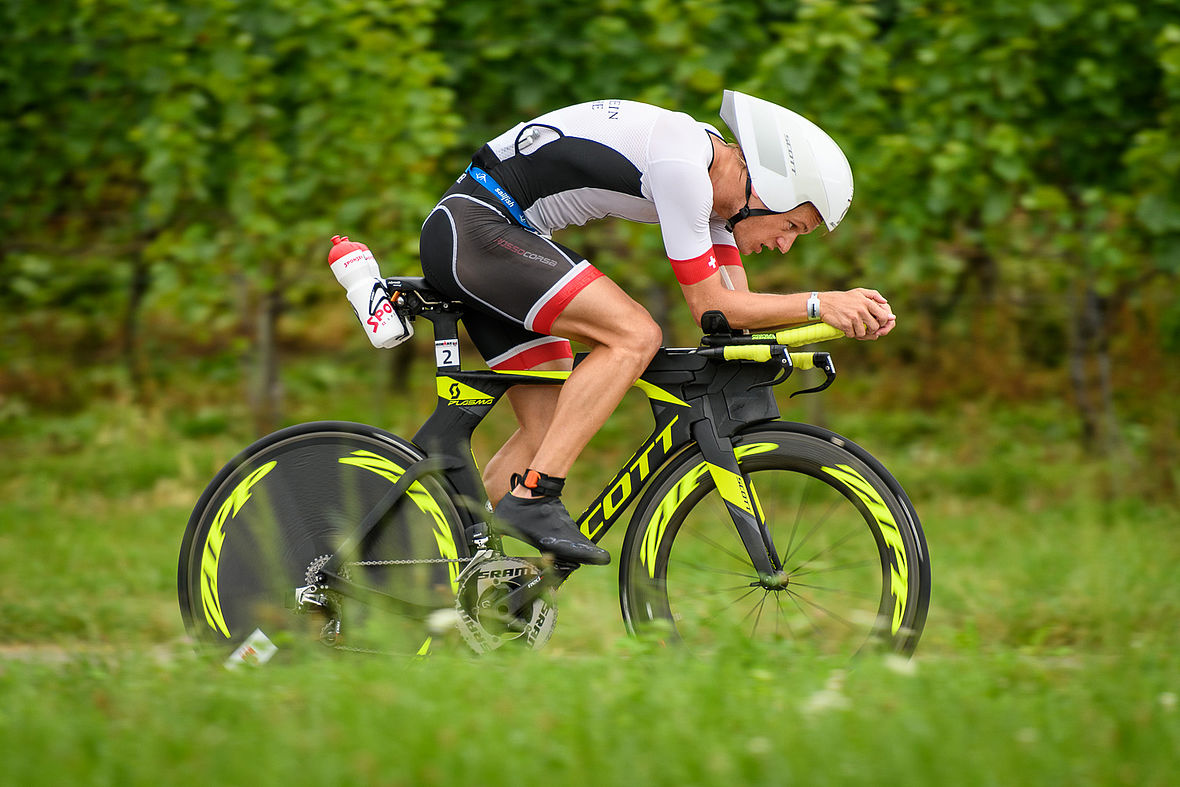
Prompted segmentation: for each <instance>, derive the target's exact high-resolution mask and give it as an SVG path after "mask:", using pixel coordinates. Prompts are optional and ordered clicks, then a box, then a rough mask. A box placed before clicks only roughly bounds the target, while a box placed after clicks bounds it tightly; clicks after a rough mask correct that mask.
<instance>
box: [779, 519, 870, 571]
mask: <svg viewBox="0 0 1180 787" xmlns="http://www.w3.org/2000/svg"><path fill="white" fill-rule="evenodd" d="M862 532H864V531H863V530H862V529H861V528H860V527H853V528H851V529H850V530H849V531H848V532H847V533H845V534H844V535H842V536H840V538H838V539H837V540H836V541H834V542H832V543H831V544H828V545H827V546H826V547H824V548H823V549H821V550H820V551H818V552H816V553H815V554H814V555H812V556H811V557H809V558H807V559H806V560H803V561H800V563H799V565H797V566H796V567H795V568H794V569H792V570H791V571H790V572H789V573H791V574H792V575H793V574H794V573H795V572H797V571H799V570H800V569H801V568H803V566H806V565H810V564H811V563H813V562H815V561H816V560H818V559H819V558H821V557H823V556H824V555H826V554H827V553H829V552H831V551H832V550H833V549H836V548H838V547H841V546H843V545H844V544H846V543H848V539H850V538H852V537H853V536H855V535H856V534H857V533H862ZM784 565H785V563H784Z"/></svg>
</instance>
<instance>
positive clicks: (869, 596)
mask: <svg viewBox="0 0 1180 787" xmlns="http://www.w3.org/2000/svg"><path fill="white" fill-rule="evenodd" d="M791 587H792V588H806V589H807V590H821V591H823V592H825V593H838V594H840V595H844V596H852V597H853V598H863V599H866V600H868V601H876V600H877V599H879V598H880V596H877V595H874V594H872V593H865V592H864V591H860V590H848V589H847V588H833V587H827V586H825V585H807V584H804V583H802V582H791Z"/></svg>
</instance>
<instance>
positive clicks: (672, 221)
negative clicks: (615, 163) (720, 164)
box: [646, 114, 736, 285]
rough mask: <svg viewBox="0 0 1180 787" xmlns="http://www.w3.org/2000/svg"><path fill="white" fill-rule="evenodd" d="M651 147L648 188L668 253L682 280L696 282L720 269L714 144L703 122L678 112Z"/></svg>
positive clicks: (659, 129)
mask: <svg viewBox="0 0 1180 787" xmlns="http://www.w3.org/2000/svg"><path fill="white" fill-rule="evenodd" d="M649 146H650V147H649V155H650V165H649V168H648V172H647V173H646V180H647V184H646V185H647V187H648V188H649V189H650V193H651V200H652V202H653V203H654V204H655V207H656V214H657V215H658V216H659V222H660V233H661V234H662V235H663V239H664V251H665V253H667V255H668V259H669V261H671V263H672V271H673V273H675V274H676V280H677V281H678V282H680V283H681V284H685V285H688V284H696V283H697V282H701V281H704V280H705V279H707V278H709V277H710V276H712V275H713V274H714V273H716V272H717V270H718V269H719V266H720V263H719V262H718V258H717V254H716V253H715V252H714V250H713V247H714V227H713V224H714V223H715V221H716V218H715V217H714V216H713V215H712V214H713V184H712V182H711V181H710V180H709V164H710V163H711V161H712V159H713V148H712V143H711V142H710V141H709V137H708V134H707V133H706V131H705V130H704V129H703V128H702V127H701V125H700V124H698V123H697V122H696V121H694V120H692V119H691V118H689V117H688V116H687V115H679V114H678V115H675V116H670V117H669V118H668V119H667V121H666V122H662V123H660V124H658V125H657V127H656V128H655V129H654V130H653V132H652V138H651V141H650V143H649ZM722 231H724V230H722ZM731 242H732V241H731ZM734 251H735V252H736V248H735V249H734Z"/></svg>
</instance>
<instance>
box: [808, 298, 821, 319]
mask: <svg viewBox="0 0 1180 787" xmlns="http://www.w3.org/2000/svg"><path fill="white" fill-rule="evenodd" d="M807 319H809V320H818V319H819V293H818V292H813V293H811V297H810V298H808V299H807Z"/></svg>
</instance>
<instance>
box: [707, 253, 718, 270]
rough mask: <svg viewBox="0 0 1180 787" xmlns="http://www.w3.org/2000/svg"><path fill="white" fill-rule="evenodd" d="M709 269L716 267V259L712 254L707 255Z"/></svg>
mask: <svg viewBox="0 0 1180 787" xmlns="http://www.w3.org/2000/svg"><path fill="white" fill-rule="evenodd" d="M709 267H710V268H716V267H717V258H716V257H714V256H713V255H712V254H710V255H709Z"/></svg>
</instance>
